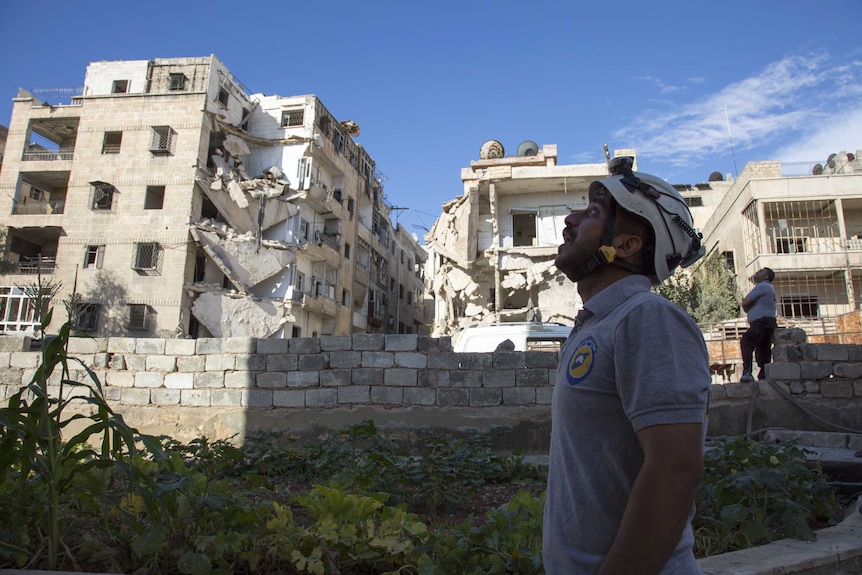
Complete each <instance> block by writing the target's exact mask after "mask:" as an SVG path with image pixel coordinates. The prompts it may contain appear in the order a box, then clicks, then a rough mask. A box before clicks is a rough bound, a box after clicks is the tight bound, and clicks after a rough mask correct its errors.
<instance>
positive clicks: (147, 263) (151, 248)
mask: <svg viewBox="0 0 862 575" xmlns="http://www.w3.org/2000/svg"><path fill="white" fill-rule="evenodd" d="M160 253H161V246H160V245H159V244H158V243H157V242H144V243H139V244H135V253H134V261H133V262H132V269H134V270H139V271H158V269H159V255H160Z"/></svg>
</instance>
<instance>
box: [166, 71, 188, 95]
mask: <svg viewBox="0 0 862 575" xmlns="http://www.w3.org/2000/svg"><path fill="white" fill-rule="evenodd" d="M185 89H186V75H185V74H179V73H178V74H170V75H169V76H168V90H171V91H176V90H185Z"/></svg>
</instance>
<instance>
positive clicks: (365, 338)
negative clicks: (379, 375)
mask: <svg viewBox="0 0 862 575" xmlns="http://www.w3.org/2000/svg"><path fill="white" fill-rule="evenodd" d="M352 337H353V346H352V347H353V350H354V351H380V350H382V349H383V346H384V344H385V341H386V340H385V339H384V337H383V335H382V334H379V333H357V334H354V335H353V336H352Z"/></svg>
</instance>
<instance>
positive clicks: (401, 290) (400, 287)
mask: <svg viewBox="0 0 862 575" xmlns="http://www.w3.org/2000/svg"><path fill="white" fill-rule="evenodd" d="M398 299H404V284H398Z"/></svg>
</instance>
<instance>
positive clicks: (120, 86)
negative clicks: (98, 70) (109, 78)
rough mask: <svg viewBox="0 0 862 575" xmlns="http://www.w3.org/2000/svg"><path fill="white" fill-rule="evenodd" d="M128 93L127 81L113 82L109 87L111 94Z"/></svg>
mask: <svg viewBox="0 0 862 575" xmlns="http://www.w3.org/2000/svg"><path fill="white" fill-rule="evenodd" d="M128 91H129V81H128V80H114V83H113V84H112V85H111V94H125V93H127V92H128Z"/></svg>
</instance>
